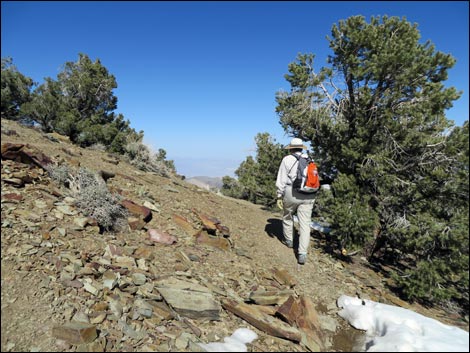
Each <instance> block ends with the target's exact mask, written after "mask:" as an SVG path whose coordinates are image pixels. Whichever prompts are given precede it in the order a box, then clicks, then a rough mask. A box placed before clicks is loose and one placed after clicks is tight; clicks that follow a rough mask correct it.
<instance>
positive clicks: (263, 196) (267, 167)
mask: <svg viewBox="0 0 470 353" xmlns="http://www.w3.org/2000/svg"><path fill="white" fill-rule="evenodd" d="M255 142H256V146H257V150H256V157H255V158H254V157H252V156H248V157H247V158H246V159H245V161H243V162H242V163H241V164H240V166H239V167H238V169H237V170H236V171H235V174H236V175H237V177H238V181H237V180H235V179H233V178H230V177H224V178H223V183H224V184H223V186H222V193H223V194H225V195H227V196H232V197H239V198H243V199H245V200H248V201H251V202H253V203H258V204H262V205H265V206H268V207H272V206H273V205H274V203H275V202H276V185H275V184H276V177H277V171H278V168H279V164H280V163H281V160H282V158H283V156H284V153H285V150H284V149H283V148H282V145H281V144H279V143H276V142H275V140H274V139H273V138H272V137H271V136H270V135H269V134H268V133H259V134H257V135H256V137H255Z"/></svg>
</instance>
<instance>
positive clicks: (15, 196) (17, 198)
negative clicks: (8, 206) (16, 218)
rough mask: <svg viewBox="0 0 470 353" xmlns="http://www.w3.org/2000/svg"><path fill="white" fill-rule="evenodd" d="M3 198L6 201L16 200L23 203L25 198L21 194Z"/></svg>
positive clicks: (3, 196) (12, 194) (8, 195)
mask: <svg viewBox="0 0 470 353" xmlns="http://www.w3.org/2000/svg"><path fill="white" fill-rule="evenodd" d="M2 198H4V199H6V200H14V201H21V200H23V196H22V195H20V194H15V193H10V194H4V195H2Z"/></svg>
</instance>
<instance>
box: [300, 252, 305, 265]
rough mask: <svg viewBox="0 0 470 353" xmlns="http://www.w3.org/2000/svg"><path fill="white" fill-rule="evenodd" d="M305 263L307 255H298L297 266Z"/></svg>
mask: <svg viewBox="0 0 470 353" xmlns="http://www.w3.org/2000/svg"><path fill="white" fill-rule="evenodd" d="M305 261H307V254H299V264H300V265H303V264H305Z"/></svg>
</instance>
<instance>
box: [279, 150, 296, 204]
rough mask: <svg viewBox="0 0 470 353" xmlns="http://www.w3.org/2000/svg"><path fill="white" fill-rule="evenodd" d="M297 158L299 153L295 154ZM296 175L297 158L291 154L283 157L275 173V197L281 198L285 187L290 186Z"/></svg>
mask: <svg viewBox="0 0 470 353" xmlns="http://www.w3.org/2000/svg"><path fill="white" fill-rule="evenodd" d="M295 154H296V155H297V156H300V155H301V154H302V153H301V152H295ZM296 175H297V158H295V157H294V156H293V155H292V154H289V155H287V156H285V157H284V158H283V159H282V162H281V165H280V166H279V170H278V172H277V179H276V188H277V197H283V196H284V192H285V190H286V186H287V185H292V183H293V181H294V180H295V177H296Z"/></svg>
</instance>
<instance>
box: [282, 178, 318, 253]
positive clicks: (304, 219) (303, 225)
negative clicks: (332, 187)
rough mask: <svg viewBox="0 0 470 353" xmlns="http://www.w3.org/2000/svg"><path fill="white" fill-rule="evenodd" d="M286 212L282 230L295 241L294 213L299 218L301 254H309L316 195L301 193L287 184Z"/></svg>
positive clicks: (285, 235)
mask: <svg viewBox="0 0 470 353" xmlns="http://www.w3.org/2000/svg"><path fill="white" fill-rule="evenodd" d="M283 202H284V214H283V216H282V230H283V233H284V238H285V240H287V241H289V240H290V241H293V240H294V238H293V235H294V219H293V216H294V214H296V213H297V218H298V219H299V250H298V253H299V254H307V252H308V245H309V243H310V223H311V222H312V210H313V205H314V203H315V196H314V195H307V194H300V193H298V192H296V191H293V190H292V185H287V186H286V190H285V193H284V199H283Z"/></svg>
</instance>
